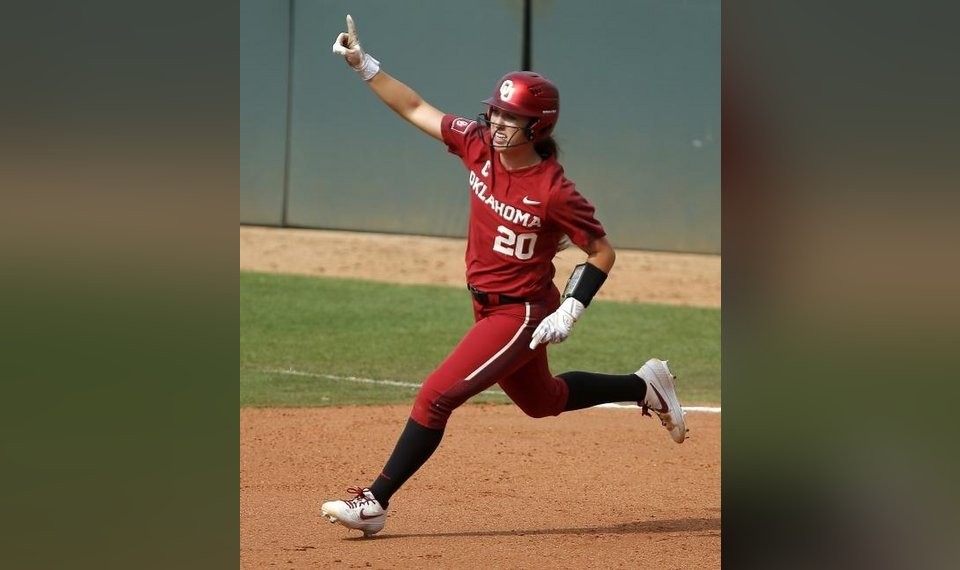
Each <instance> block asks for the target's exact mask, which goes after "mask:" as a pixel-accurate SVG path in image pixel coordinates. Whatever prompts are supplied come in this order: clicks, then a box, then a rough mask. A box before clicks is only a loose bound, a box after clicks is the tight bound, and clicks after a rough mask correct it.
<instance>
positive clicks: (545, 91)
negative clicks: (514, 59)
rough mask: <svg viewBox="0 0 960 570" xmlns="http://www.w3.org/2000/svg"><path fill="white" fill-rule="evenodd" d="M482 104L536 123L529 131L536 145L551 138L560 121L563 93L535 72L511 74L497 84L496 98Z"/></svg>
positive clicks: (515, 72) (494, 96)
mask: <svg viewBox="0 0 960 570" xmlns="http://www.w3.org/2000/svg"><path fill="white" fill-rule="evenodd" d="M483 103H486V104H487V105H490V106H491V107H496V108H497V109H500V110H501V111H505V112H507V113H512V114H514V115H520V116H522V117H531V118H533V119H535V120H534V121H532V122H531V124H530V126H529V127H527V129H528V131H529V133H530V138H531V139H532V140H534V141H540V140H543V139H545V138H547V137H548V136H550V133H551V132H553V127H554V126H555V125H556V124H557V119H559V118H560V91H559V90H558V89H557V86H556V85H554V84H553V82H552V81H550V80H549V79H547V78H546V77H544V76H542V75H540V74H539V73H534V72H532V71H512V72H510V73H508V74H506V75H504V76H503V77H501V78H500V81H498V82H497V86H496V87H495V88H494V90H493V96H492V97H489V98H487V99H484V100H483Z"/></svg>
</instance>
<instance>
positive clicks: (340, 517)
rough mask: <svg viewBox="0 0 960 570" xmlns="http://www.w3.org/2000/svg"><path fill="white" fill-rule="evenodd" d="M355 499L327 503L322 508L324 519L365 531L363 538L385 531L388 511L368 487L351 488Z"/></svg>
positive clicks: (350, 490) (321, 512) (349, 490)
mask: <svg viewBox="0 0 960 570" xmlns="http://www.w3.org/2000/svg"><path fill="white" fill-rule="evenodd" d="M347 491H348V492H350V493H353V494H354V497H353V498H352V499H350V500H346V501H327V502H326V503H324V504H323V505H322V506H321V507H320V514H321V516H323V518H325V519H327V520H328V521H330V523H331V524H333V523H340V524H342V525H343V526H345V527H347V528H352V529H354V530H360V531H363V536H372V535H374V534H377V533H378V532H380V531H381V530H383V527H384V525H385V524H386V523H387V511H385V510H384V509H383V507H381V506H380V502H379V501H377V499H376V498H374V496H373V493H371V492H370V489H368V488H367V487H350V488H349V489H347Z"/></svg>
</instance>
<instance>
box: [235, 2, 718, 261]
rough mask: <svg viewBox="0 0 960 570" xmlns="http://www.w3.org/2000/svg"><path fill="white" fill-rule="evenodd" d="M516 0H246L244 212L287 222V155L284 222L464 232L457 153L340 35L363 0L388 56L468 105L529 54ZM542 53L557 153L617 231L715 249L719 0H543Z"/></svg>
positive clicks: (369, 24)
mask: <svg viewBox="0 0 960 570" xmlns="http://www.w3.org/2000/svg"><path fill="white" fill-rule="evenodd" d="M290 5H292V6H293V12H292V18H293V25H294V29H293V38H292V41H293V58H292V61H291V62H289V63H290V65H291V66H292V70H291V71H292V84H290V85H289V96H290V98H291V103H290V105H291V106H290V113H291V123H290V132H289V133H287V131H286V114H287V95H288V93H287V90H288V85H287V73H288V69H287V64H288V61H287V60H288V58H287V49H288V41H289V39H290V38H289V32H288V28H287V26H288V19H289V16H290V14H289V13H288V6H290ZM522 6H523V2H522V1H521V0H498V1H495V2H468V1H466V0H450V1H443V0H425V1H422V2H416V3H413V2H392V1H389V0H365V1H361V0H354V1H345V0H340V1H324V2H316V1H305V0H296V1H294V2H287V1H285V0H273V1H270V0H261V1H258V2H255V1H253V0H242V1H241V178H242V179H241V222H246V223H261V224H280V223H281V221H282V219H283V218H282V204H283V187H284V166H285V165H284V161H285V160H286V162H287V164H288V166H289V168H288V171H287V178H286V187H287V212H286V224H287V225H293V226H303V227H316V228H332V229H348V230H362V231H381V232H396V233H412V234H426V235H447V236H463V235H464V234H465V228H466V218H467V212H468V205H469V195H468V192H467V189H466V188H467V186H466V175H465V173H464V170H463V168H462V167H461V166H460V164H459V161H458V159H457V158H456V157H454V156H453V155H450V154H448V153H447V152H446V148H445V147H444V146H443V144H442V143H440V142H438V141H434V140H433V139H431V138H430V137H428V136H426V135H424V134H422V133H420V132H419V131H417V130H416V129H415V128H413V127H411V126H409V125H407V124H406V123H404V122H403V121H402V120H401V119H399V118H398V117H397V116H396V115H394V114H393V112H392V111H390V110H389V109H387V108H386V107H385V106H384V105H383V104H382V103H380V101H379V100H378V99H377V98H376V96H375V95H373V93H372V92H370V91H369V89H367V87H366V86H365V85H364V84H363V82H362V81H361V80H360V79H359V78H358V77H357V76H356V75H355V74H354V73H353V72H352V71H351V70H350V69H349V68H347V67H346V65H345V64H344V62H343V61H342V58H339V57H336V56H334V55H333V54H332V53H331V50H330V48H331V44H332V43H333V39H334V37H335V36H336V34H337V33H338V32H339V31H341V30H343V29H344V27H345V24H344V16H345V15H346V14H347V13H351V14H353V16H354V17H355V18H356V20H357V23H358V26H359V30H360V36H361V39H362V41H363V45H364V47H365V48H366V49H367V50H368V51H369V52H370V53H372V54H373V55H375V56H376V57H377V58H378V59H380V61H381V62H382V63H383V68H384V69H385V70H386V71H387V72H389V73H391V74H392V75H394V76H395V77H397V78H398V79H400V80H401V81H404V82H406V83H407V84H409V85H410V86H411V87H413V88H414V89H416V90H417V91H418V92H420V94H421V95H423V97H424V98H425V99H427V100H428V101H429V102H430V103H432V104H433V105H434V106H436V107H438V108H439V109H442V110H444V111H447V112H451V113H455V114H459V115H464V116H468V117H471V118H472V117H473V116H475V115H476V113H478V112H480V111H481V110H482V107H481V105H480V103H479V101H480V99H483V98H485V97H487V96H488V94H489V93H490V91H491V89H492V87H493V85H494V83H495V82H496V80H497V79H498V78H499V77H500V76H501V75H503V74H504V73H505V72H507V71H510V70H513V69H517V68H519V66H520V63H521V42H522V38H521V30H522V20H521V18H522ZM533 68H534V69H535V70H536V71H539V72H542V73H544V74H545V75H547V76H548V77H550V78H552V79H553V80H554V81H556V83H557V84H558V85H559V87H560V92H561V117H560V123H559V125H558V129H557V132H556V135H557V139H558V141H559V143H560V145H561V150H562V152H561V162H562V163H563V164H564V166H565V167H566V171H567V174H568V176H569V177H570V178H571V179H572V180H574V182H576V183H577V185H578V187H579V188H580V190H581V191H582V192H583V193H584V194H585V195H586V196H588V197H589V198H590V199H591V200H592V201H593V202H594V203H595V204H596V205H597V208H598V215H599V217H600V219H601V220H602V221H603V222H604V224H605V225H606V227H607V230H608V232H609V234H610V239H611V240H612V241H613V243H614V244H615V245H616V246H618V247H629V248H642V249H659V250H667V251H691V252H706V253H719V252H720V3H719V1H718V0H712V1H707V0H686V1H685V2H677V1H673V0H637V1H629V0H609V1H608V2H604V3H602V5H600V6H599V7H598V5H597V4H595V3H586V2H580V1H577V0H550V1H548V0H534V1H533ZM288 135H289V141H290V145H289V148H286V146H285V144H286V140H287V136H288ZM285 153H287V154H285Z"/></svg>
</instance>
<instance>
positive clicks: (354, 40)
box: [347, 14, 360, 47]
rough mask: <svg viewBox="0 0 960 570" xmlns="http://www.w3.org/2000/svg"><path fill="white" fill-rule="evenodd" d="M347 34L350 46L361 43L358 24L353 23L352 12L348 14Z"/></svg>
mask: <svg viewBox="0 0 960 570" xmlns="http://www.w3.org/2000/svg"><path fill="white" fill-rule="evenodd" d="M347 36H348V38H349V40H348V41H349V42H350V47H354V46H355V45H357V44H358V43H360V38H359V36H358V35H357V25H356V24H354V23H353V17H352V16H351V15H350V14H347Z"/></svg>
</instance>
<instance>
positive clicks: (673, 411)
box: [634, 358, 687, 443]
mask: <svg viewBox="0 0 960 570" xmlns="http://www.w3.org/2000/svg"><path fill="white" fill-rule="evenodd" d="M634 374H636V375H637V376H639V377H640V378H641V379H642V380H643V381H644V382H646V383H647V394H646V396H644V398H643V401H642V402H639V404H640V410H641V412H642V413H643V414H644V415H647V416H649V415H650V412H649V410H653V411H654V413H656V414H657V416H659V417H660V423H661V424H663V427H665V428H667V431H669V432H670V437H672V438H673V441H675V442H677V443H683V440H684V439H686V437H687V425H686V423H685V422H684V421H683V408H681V407H680V400H678V399H677V392H676V390H675V389H674V387H673V381H674V380H676V378H677V377H676V376H674V375H673V373H672V372H670V369H669V368H667V361H666V360H660V359H658V358H651V359H650V360H648V361H647V363H646V364H644V365H643V366H642V367H641V368H640V370H637V371H636V372H634Z"/></svg>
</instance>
